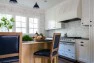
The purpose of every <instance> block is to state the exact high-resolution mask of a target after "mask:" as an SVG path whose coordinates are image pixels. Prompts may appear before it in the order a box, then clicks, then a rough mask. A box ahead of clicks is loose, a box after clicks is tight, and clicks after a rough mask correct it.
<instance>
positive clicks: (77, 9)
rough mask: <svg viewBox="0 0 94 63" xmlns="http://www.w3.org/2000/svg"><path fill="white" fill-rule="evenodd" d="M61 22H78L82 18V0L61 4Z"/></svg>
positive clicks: (67, 0)
mask: <svg viewBox="0 0 94 63" xmlns="http://www.w3.org/2000/svg"><path fill="white" fill-rule="evenodd" d="M59 6H60V9H59V21H60V22H61V21H63V22H65V21H72V20H78V19H81V17H82V2H81V0H65V1H64V2H62V3H61V4H59Z"/></svg>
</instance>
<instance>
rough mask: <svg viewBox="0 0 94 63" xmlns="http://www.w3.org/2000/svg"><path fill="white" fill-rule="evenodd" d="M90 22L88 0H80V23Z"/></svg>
mask: <svg viewBox="0 0 94 63" xmlns="http://www.w3.org/2000/svg"><path fill="white" fill-rule="evenodd" d="M89 23H90V0H82V20H81V24H82V25H89Z"/></svg>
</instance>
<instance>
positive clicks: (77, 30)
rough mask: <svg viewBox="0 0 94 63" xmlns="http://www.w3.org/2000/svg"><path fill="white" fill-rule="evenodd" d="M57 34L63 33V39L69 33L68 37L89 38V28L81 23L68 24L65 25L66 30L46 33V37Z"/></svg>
mask: <svg viewBox="0 0 94 63" xmlns="http://www.w3.org/2000/svg"><path fill="white" fill-rule="evenodd" d="M55 32H59V33H61V36H62V37H63V36H64V34H65V33H67V35H68V37H83V38H89V27H88V26H82V25H81V21H72V22H68V23H65V28H62V29H57V30H49V31H46V36H47V37H52V36H53V33H55Z"/></svg>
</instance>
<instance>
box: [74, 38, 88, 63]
mask: <svg viewBox="0 0 94 63" xmlns="http://www.w3.org/2000/svg"><path fill="white" fill-rule="evenodd" d="M76 47H77V48H76V50H77V51H76V53H77V60H78V61H82V62H85V63H89V60H90V56H89V52H90V51H89V40H80V39H79V40H76Z"/></svg>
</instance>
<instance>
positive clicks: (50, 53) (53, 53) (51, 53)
mask: <svg viewBox="0 0 94 63" xmlns="http://www.w3.org/2000/svg"><path fill="white" fill-rule="evenodd" d="M60 36H61V33H54V34H53V40H52V43H51V46H50V49H42V50H39V51H36V52H34V63H35V58H36V57H39V58H45V59H49V61H50V63H53V60H54V58H55V57H58V49H59V42H60Z"/></svg>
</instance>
